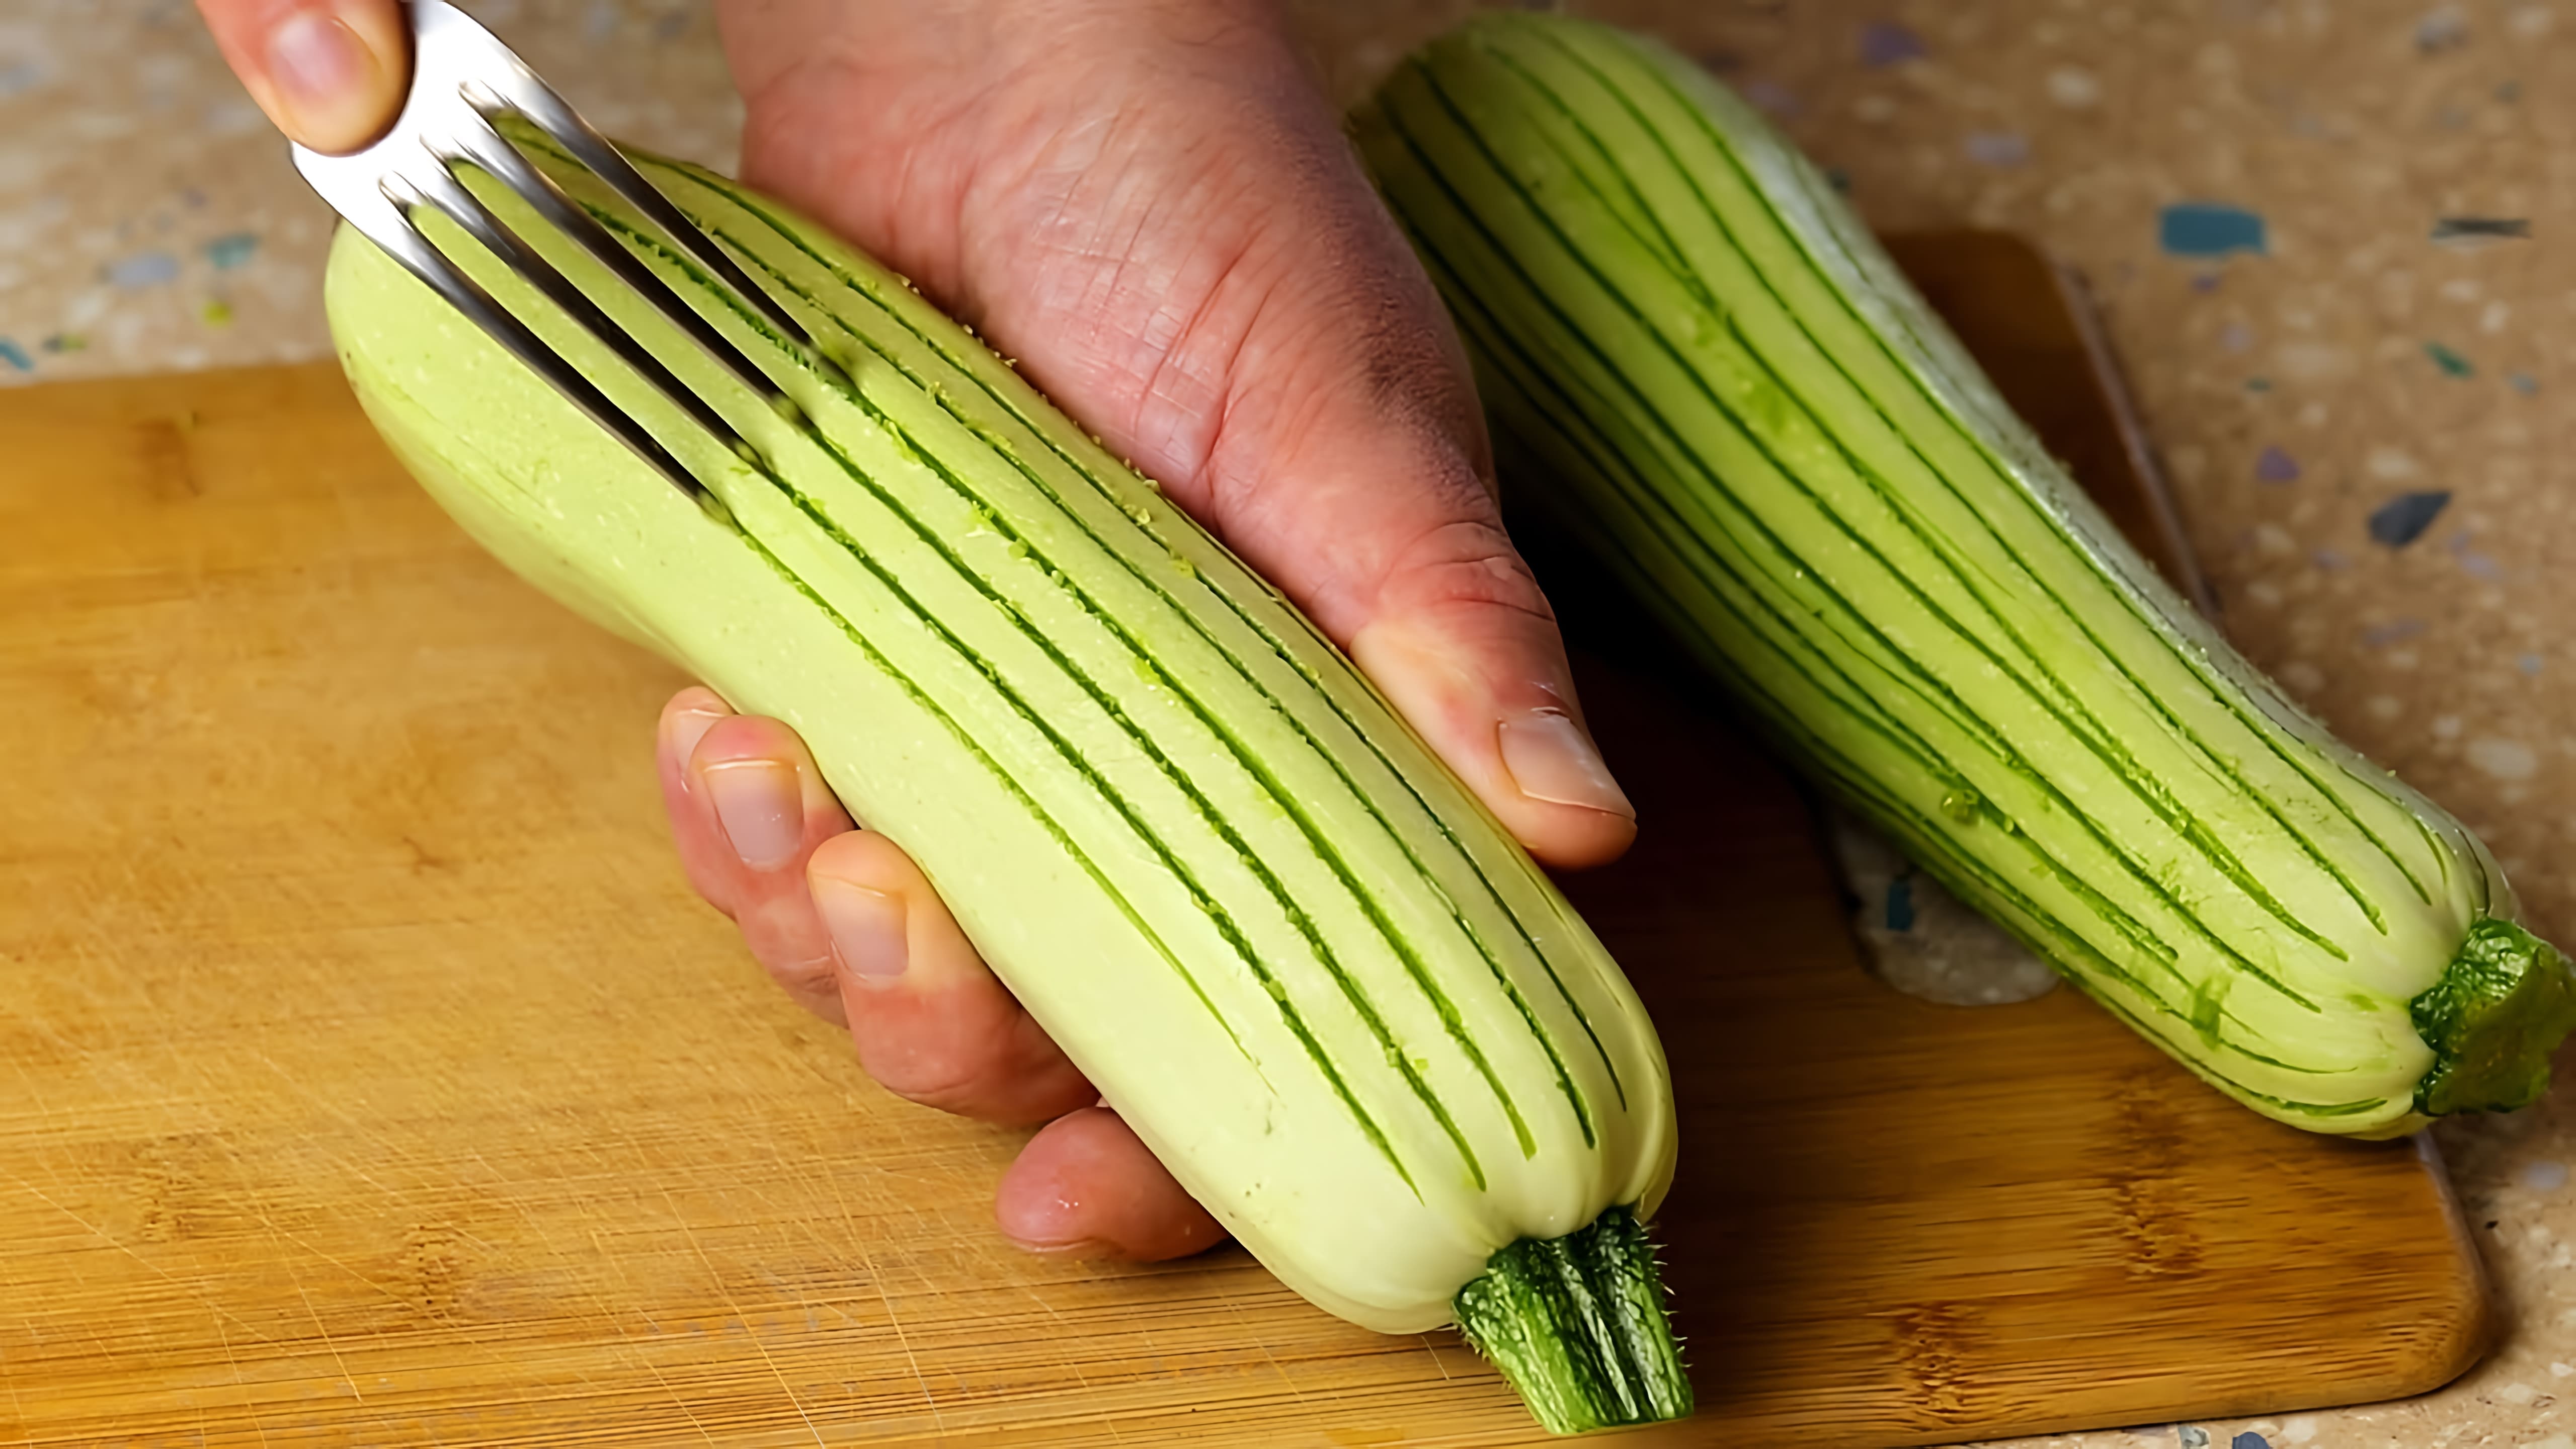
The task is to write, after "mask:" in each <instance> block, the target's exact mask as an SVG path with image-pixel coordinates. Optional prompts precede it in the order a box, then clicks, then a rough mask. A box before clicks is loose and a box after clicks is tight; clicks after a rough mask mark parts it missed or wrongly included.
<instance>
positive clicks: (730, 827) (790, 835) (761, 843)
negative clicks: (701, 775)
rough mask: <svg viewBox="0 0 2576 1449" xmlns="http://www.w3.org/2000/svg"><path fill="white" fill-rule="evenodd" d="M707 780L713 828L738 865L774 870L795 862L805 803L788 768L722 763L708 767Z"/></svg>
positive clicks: (764, 762) (747, 762)
mask: <svg viewBox="0 0 2576 1449" xmlns="http://www.w3.org/2000/svg"><path fill="white" fill-rule="evenodd" d="M706 776H707V793H708V795H710V796H712V797H713V798H714V800H715V804H716V822H717V823H718V824H720V825H722V826H723V827H724V833H725V839H727V840H730V841H732V842H733V853H734V854H736V855H738V856H741V857H742V863H743V864H745V865H747V866H750V867H751V868H752V869H753V870H776V869H777V868H778V867H780V866H782V865H785V864H786V863H787V862H789V861H791V860H794V859H795V858H796V847H798V846H799V845H802V844H803V843H804V841H805V801H804V798H803V797H802V796H801V795H800V794H798V792H797V788H796V771H795V769H794V768H793V767H792V766H788V765H782V764H780V763H779V762H778V761H776V760H726V761H723V762H721V763H718V764H713V765H709V766H707V769H706Z"/></svg>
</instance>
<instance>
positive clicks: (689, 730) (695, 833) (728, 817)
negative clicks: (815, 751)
mask: <svg viewBox="0 0 2576 1449" xmlns="http://www.w3.org/2000/svg"><path fill="white" fill-rule="evenodd" d="M658 754H659V757H660V758H659V764H660V771H661V777H662V803H663V807H664V809H665V810H666V811H667V812H668V813H669V815H670V817H671V834H672V840H673V843H674V844H676V845H677V846H678V847H679V852H680V863H681V865H682V867H683V868H684V869H685V870H687V872H688V875H689V884H690V885H692V886H694V887H695V888H696V889H697V892H698V894H699V895H701V896H704V897H705V898H706V899H707V903H708V904H710V905H712V906H714V907H715V908H716V909H717V910H720V911H722V912H724V913H725V914H726V915H728V916H731V917H732V918H733V920H734V924H735V925H737V926H739V927H740V928H741V930H742V938H743V943H744V944H745V945H747V946H749V947H750V948H751V953H752V956H753V957H754V958H755V959H757V960H758V961H759V962H760V964H761V965H762V966H764V967H766V968H768V971H769V974H770V975H771V976H772V977H773V978H775V979H776V980H777V982H778V984H779V985H780V986H782V987H784V988H786V990H787V993H788V994H789V995H790V996H792V997H794V998H795V999H796V1000H797V1002H798V1003H799V1004H801V1005H803V1006H804V1007H806V1008H807V1009H808V1010H811V1011H813V1012H814V1013H815V1014H816V1015H819V1016H821V1017H823V1018H824V1019H825V1020H827V1021H832V1022H836V1023H837V1022H840V1021H842V1020H843V1016H842V1009H841V986H840V976H839V968H838V966H837V965H836V963H835V961H834V959H833V956H832V943H831V937H830V934H829V933H828V932H827V931H826V930H825V928H824V926H823V923H822V921H821V920H820V919H819V918H818V917H817V916H816V915H815V913H814V904H813V901H812V899H811V898H810V897H809V896H808V895H807V893H806V888H805V863H806V861H807V860H808V859H810V858H811V857H812V855H813V853H814V850H815V847H817V846H819V845H821V844H822V843H823V842H825V841H827V840H830V839H832V838H833V837H835V836H838V835H843V834H846V833H848V832H849V830H850V829H851V824H850V817H849V815H848V814H847V813H845V812H844V811H843V810H842V809H841V805H840V802H839V801H838V800H836V799H835V798H833V795H832V792H831V789H830V787H829V786H827V785H826V784H825V783H824V782H823V777H822V772H821V771H819V770H817V769H816V768H815V766H814V761H813V757H812V756H810V755H808V754H807V753H806V752H805V745H804V742H803V741H801V740H799V739H797V738H796V736H795V733H794V732H793V731H791V730H789V729H788V728H787V727H786V726H785V725H782V724H780V723H779V722H778V721H776V720H770V719H755V718H749V717H745V716H741V715H736V714H735V713H733V711H732V710H730V709H728V708H726V707H725V703H724V701H723V700H721V699H719V698H717V696H716V695H715V693H714V692H713V691H711V690H706V689H688V690H683V691H681V692H680V693H679V694H678V695H676V696H674V697H673V698H672V700H671V702H670V703H669V704H668V705H667V706H665V707H664V709H663V711H662V725H661V738H660V749H659V751H658Z"/></svg>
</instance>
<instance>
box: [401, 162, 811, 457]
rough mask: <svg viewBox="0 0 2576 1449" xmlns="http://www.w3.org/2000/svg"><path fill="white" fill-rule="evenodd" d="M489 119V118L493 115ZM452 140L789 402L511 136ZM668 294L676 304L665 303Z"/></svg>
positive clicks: (775, 397) (725, 360) (730, 364)
mask: <svg viewBox="0 0 2576 1449" xmlns="http://www.w3.org/2000/svg"><path fill="white" fill-rule="evenodd" d="M485 119H486V120H487V121H488V120H489V117H488V116H487V117H486V118H485ZM450 139H451V140H453V141H455V142H456V143H457V145H458V147H459V149H461V150H462V151H463V152H464V153H465V159H467V160H470V161H472V162H473V163H474V164H475V165H477V166H480V167H482V168H483V169H484V170H485V171H487V172H490V173H491V174H492V176H493V178H494V179H495V180H497V181H499V182H500V183H501V184H502V185H504V186H507V187H509V188H510V189H511V190H512V191H514V192H517V193H518V194H519V196H520V198H521V199H522V200H525V201H526V202H527V203H528V204H529V205H530V206H533V207H535V208H536V210H537V213H538V214H539V215H540V216H543V217H544V218H545V219H546V220H547V221H548V222H549V223H551V224H553V226H554V227H555V229H556V230H558V231H561V232H563V233H564V234H566V235H568V236H570V237H571V238H572V239H573V240H575V241H577V242H579V243H581V245H582V249H583V250H584V251H587V252H589V253H590V254H591V255H592V256H594V257H597V258H598V259H599V261H600V263H601V265H603V266H605V267H607V268H608V269H609V270H610V271H612V272H615V273H616V274H617V276H618V279H619V280H620V281H623V282H624V283H626V285H627V286H629V287H632V288H634V289H635V290H636V291H638V292H640V293H642V294H643V295H644V296H645V297H646V299H648V300H650V301H652V302H654V303H655V304H656V305H657V306H659V307H660V310H661V311H662V313H663V314H664V315H665V316H668V317H669V318H670V319H671V321H672V323H673V324H674V325H675V326H677V327H678V328H679V329H680V330H681V331H683V332H686V333H687V334H689V340H691V341H693V342H695V343H697V344H698V346H699V347H700V348H701V349H703V350H704V351H705V352H706V354H707V356H709V357H710V358H713V359H714V360H715V362H716V363H717V364H718V365H719V366H721V367H723V368H724V369H725V371H727V372H730V373H732V374H733V375H734V377H735V378H736V379H737V380H739V381H740V382H741V383H742V385H743V386H745V387H747V388H749V389H751V390H752V392H753V393H755V394H757V395H758V396H759V397H760V399H761V400H762V401H763V402H766V403H769V404H770V405H772V406H776V405H777V404H779V403H781V402H785V401H787V394H786V392H785V391H784V390H783V389H781V388H780V387H779V385H778V384H777V383H776V382H774V381H772V380H771V378H770V376H769V374H767V373H765V372H762V371H761V370H760V367H759V365H758V364H756V363H754V362H753V361H752V360H751V359H750V358H749V357H747V356H745V355H744V354H743V351H742V349H741V348H739V347H737V346H735V345H734V343H733V339H731V338H729V337H727V336H725V335H724V334H723V333H721V332H719V331H717V330H716V329H715V326H714V324H713V323H710V322H709V321H707V319H706V318H705V317H704V316H703V315H701V314H700V313H699V311H698V309H697V308H695V307H693V306H691V305H689V302H688V300H687V299H686V298H685V297H683V296H682V295H681V294H680V292H679V289H677V288H676V287H674V286H672V285H671V283H670V281H669V280H668V279H666V278H664V277H662V276H661V275H659V274H657V273H656V272H654V270H653V269H652V268H650V267H648V266H646V265H644V263H643V262H642V261H640V260H638V259H637V258H636V255H635V254H634V253H633V252H631V251H628V250H627V249H626V247H625V246H624V245H623V244H621V243H620V242H619V241H618V240H617V238H615V237H613V236H610V235H609V234H608V229H607V228H606V227H603V226H601V225H600V224H599V222H598V220H597V219H596V218H594V217H593V216H592V215H591V214H590V213H589V212H588V211H586V210H584V209H582V207H581V206H580V205H579V204H577V203H575V202H574V201H573V199H572V198H571V197H569V196H567V195H565V194H564V191H563V188H562V187H561V186H558V185H556V184H555V179H554V178H553V177H551V176H548V175H547V174H546V173H545V171H544V170H543V169H542V168H540V167H537V166H535V165H533V164H531V163H530V162H529V160H528V158H527V157H525V156H523V155H521V154H520V153H519V148H518V147H516V146H513V145H511V144H510V142H509V138H507V137H505V136H503V135H502V134H501V133H500V132H499V131H497V130H494V129H492V128H491V127H490V126H489V125H485V126H479V127H472V128H464V127H460V128H459V134H457V135H454V136H452V137H451V138H450ZM666 298H667V299H668V300H669V302H670V303H672V304H673V305H661V304H662V303H663V302H664V300H665V299H666ZM800 340H801V339H800Z"/></svg>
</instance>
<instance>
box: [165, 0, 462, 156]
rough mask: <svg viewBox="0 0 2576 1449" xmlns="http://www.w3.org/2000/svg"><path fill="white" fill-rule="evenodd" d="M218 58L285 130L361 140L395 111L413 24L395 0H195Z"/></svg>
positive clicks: (311, 139) (377, 131)
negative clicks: (210, 31)
mask: <svg viewBox="0 0 2576 1449" xmlns="http://www.w3.org/2000/svg"><path fill="white" fill-rule="evenodd" d="M197 9H198V10H199V11H200V12H202V13H203V14H204V15H205V17H206V26H207V28H208V29H210V30H212V31H213V32H214V34H215V44H216V46H217V47H218V48H219V49H221V50H222V51H223V54H224V62H225V64H227V65H230V66H231V67H232V69H233V74H235V75H237V76H239V77H241V81H242V84H243V85H244V86H245V87H247V88H248V89H249V91H250V94H251V99H252V100H254V101H257V102H258V103H259V108H260V109H261V110H263V111H266V112H267V113H268V118H269V119H270V120H271V121H274V122H276V123H277V128H278V129H279V130H281V131H284V132H285V133H286V134H287V135H288V136H290V137H292V138H293V139H295V140H297V141H300V142H302V143H303V144H305V145H307V146H310V147H312V148H313V149H314V150H316V151H325V152H331V153H335V154H336V153H342V152H348V151H355V150H357V149H358V148H359V147H361V146H364V145H366V144H367V143H368V142H370V141H372V140H374V139H375V138H376V137H378V136H379V135H382V134H383V133H384V131H385V128H386V127H388V126H391V125H392V124H393V122H394V117H395V116H396V115H398V114H400V113H401V110H402V101H403V94H404V92H405V91H406V90H407V89H408V88H409V86H410V84H411V30H410V27H409V26H408V25H407V24H406V23H405V21H404V19H403V15H402V11H401V9H400V7H399V6H398V4H397V3H396V0H197Z"/></svg>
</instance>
